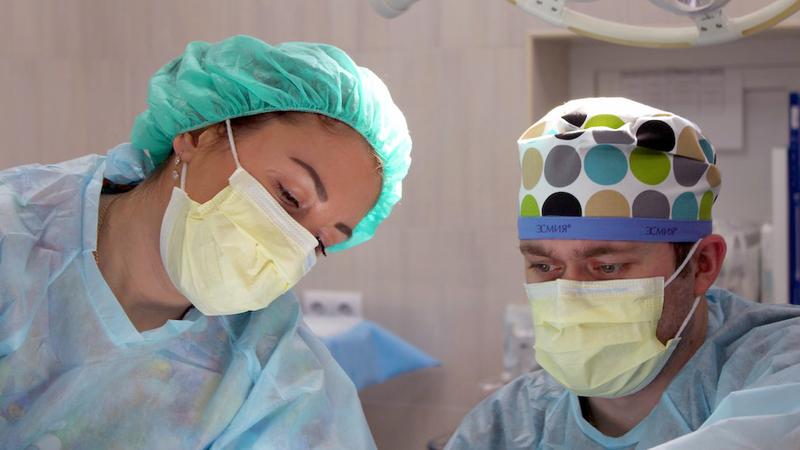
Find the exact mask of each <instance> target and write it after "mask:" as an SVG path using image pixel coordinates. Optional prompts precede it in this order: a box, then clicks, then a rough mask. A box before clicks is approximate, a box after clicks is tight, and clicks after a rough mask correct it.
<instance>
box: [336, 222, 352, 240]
mask: <svg viewBox="0 0 800 450" xmlns="http://www.w3.org/2000/svg"><path fill="white" fill-rule="evenodd" d="M334 227H336V229H337V230H339V231H341V232H342V233H344V235H345V236H347V239H350V238H351V237H353V229H352V228H350V227H348V226H347V225H345V224H343V223H341V222H339V223H337V224H336V225H334Z"/></svg>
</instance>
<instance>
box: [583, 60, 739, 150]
mask: <svg viewBox="0 0 800 450" xmlns="http://www.w3.org/2000/svg"><path fill="white" fill-rule="evenodd" d="M597 77H598V79H597V93H598V95H600V96H613V97H616V96H621V97H628V98H630V99H632V100H636V101H638V102H642V103H645V104H647V105H650V106H653V107H655V108H658V109H662V110H665V111H670V112H673V113H675V114H679V115H681V116H683V117H686V118H687V119H689V120H691V121H693V122H695V123H697V124H698V125H699V126H700V129H702V130H703V133H704V134H705V135H706V137H708V138H709V139H710V140H711V142H712V143H713V144H714V146H715V148H716V149H717V151H720V150H722V151H740V150H742V148H743V147H744V146H743V143H742V140H743V128H744V127H743V123H744V122H743V111H742V102H743V87H742V76H741V72H740V71H738V70H735V69H723V68H708V69H706V68H704V69H667V70H635V71H606V72H599V73H598V75H597Z"/></svg>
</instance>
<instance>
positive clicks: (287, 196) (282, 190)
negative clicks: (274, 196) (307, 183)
mask: <svg viewBox="0 0 800 450" xmlns="http://www.w3.org/2000/svg"><path fill="white" fill-rule="evenodd" d="M278 190H279V191H280V193H281V197H283V200H284V201H286V202H287V203H289V204H290V205H292V206H294V207H295V208H299V207H300V202H299V201H298V200H297V199H296V198H294V196H293V195H292V193H291V192H289V191H288V190H287V189H286V188H285V187H283V185H282V184H280V183H278Z"/></svg>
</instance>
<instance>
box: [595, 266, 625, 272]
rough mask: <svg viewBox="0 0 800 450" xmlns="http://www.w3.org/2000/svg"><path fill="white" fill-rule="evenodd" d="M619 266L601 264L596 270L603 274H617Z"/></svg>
mask: <svg viewBox="0 0 800 450" xmlns="http://www.w3.org/2000/svg"><path fill="white" fill-rule="evenodd" d="M621 266H622V265H621V264H601V265H599V266H598V268H599V269H600V271H601V272H603V273H605V274H612V273H616V272H618V271H619V269H620V267H621Z"/></svg>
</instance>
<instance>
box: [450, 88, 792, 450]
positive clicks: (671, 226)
mask: <svg viewBox="0 0 800 450" xmlns="http://www.w3.org/2000/svg"><path fill="white" fill-rule="evenodd" d="M518 143H519V151H520V162H521V166H522V186H521V189H520V193H519V220H518V227H519V239H520V250H521V252H522V255H523V256H524V259H525V279H526V284H525V290H526V292H527V296H528V299H529V302H530V305H531V309H532V313H533V321H534V330H535V347H536V360H537V361H538V363H539V364H540V365H541V366H542V368H543V370H539V371H536V372H532V373H528V374H525V375H523V376H521V377H519V378H517V379H516V380H514V381H512V382H511V383H509V384H508V385H506V386H505V387H503V388H502V389H500V390H499V391H497V392H496V393H494V394H493V395H492V396H490V397H489V398H487V399H485V400H484V401H482V402H481V403H480V404H479V405H478V406H477V407H476V408H475V409H474V410H473V411H471V412H470V413H469V415H468V416H467V417H466V418H465V419H464V421H463V422H462V424H461V426H460V427H459V429H458V430H457V432H456V434H455V435H454V436H453V437H452V438H451V440H450V442H449V443H448V447H447V448H448V449H449V450H461V449H503V450H513V449H555V448H558V449H596V448H606V449H631V448H635V449H644V448H652V447H654V446H658V445H661V444H663V445H664V446H663V447H661V448H673V449H677V448H680V449H690V448H726V449H730V448H800V308H798V307H794V306H789V305H784V306H778V305H764V304H759V303H755V302H752V301H749V300H745V299H742V298H740V297H738V296H736V295H734V294H732V293H730V292H727V291H725V290H723V289H719V288H716V287H712V285H713V283H714V280H715V279H716V278H717V275H718V274H719V271H720V268H721V267H722V264H723V261H724V258H725V249H726V247H725V241H724V239H723V238H722V237H721V236H719V235H716V234H712V231H711V230H712V207H713V205H714V201H715V200H716V198H717V195H718V193H719V189H720V184H721V175H720V171H719V169H718V168H717V166H716V162H717V161H716V154H715V151H714V149H713V147H712V145H711V144H710V143H709V141H708V140H707V139H706V138H705V137H704V136H703V133H702V131H701V130H700V128H699V127H698V126H697V125H695V124H694V123H692V122H690V121H689V120H687V119H685V118H683V117H680V116H677V115H675V114H671V113H668V112H665V111H659V110H657V109H654V108H652V107H649V106H646V105H643V104H640V103H636V102H633V101H631V100H627V99H623V98H588V99H581V100H573V101H570V102H568V103H566V104H564V105H562V106H559V107H557V108H555V109H553V110H552V111H550V112H549V113H548V114H547V115H545V117H544V118H542V119H541V120H539V121H538V122H536V123H535V124H534V125H533V126H531V127H530V128H529V129H528V130H527V131H525V133H523V135H522V137H520V139H519V141H518ZM738 181H739V182H745V180H738ZM765 200H766V199H765ZM742 207H743V208H745V207H746V205H744V204H743V205H742ZM752 263H753V264H757V263H758V262H757V261H753V262H752Z"/></svg>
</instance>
